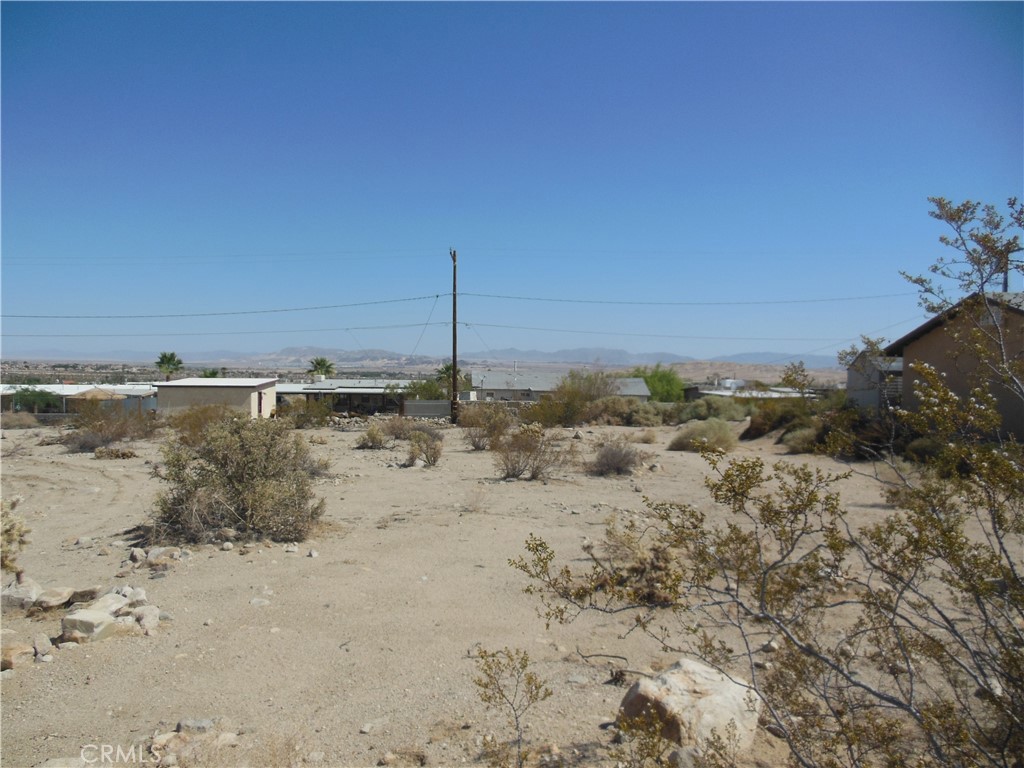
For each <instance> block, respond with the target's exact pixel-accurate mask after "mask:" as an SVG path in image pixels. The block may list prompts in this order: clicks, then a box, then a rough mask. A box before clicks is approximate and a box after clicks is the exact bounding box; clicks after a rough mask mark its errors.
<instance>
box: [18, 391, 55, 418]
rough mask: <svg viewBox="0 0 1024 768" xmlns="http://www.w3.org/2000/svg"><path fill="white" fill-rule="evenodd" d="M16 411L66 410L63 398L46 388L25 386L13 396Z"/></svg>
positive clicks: (44, 411) (46, 411)
mask: <svg viewBox="0 0 1024 768" xmlns="http://www.w3.org/2000/svg"><path fill="white" fill-rule="evenodd" d="M12 400H13V407H14V410H15V411H25V412H31V413H60V412H61V411H62V410H64V402H63V401H62V400H61V398H60V397H59V396H57V395H55V394H53V393H52V392H47V391H46V390H45V389H36V388H35V387H25V388H23V389H19V390H17V391H16V392H15V393H14V395H13V397H12Z"/></svg>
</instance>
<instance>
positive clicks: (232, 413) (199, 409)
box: [167, 405, 245, 447]
mask: <svg viewBox="0 0 1024 768" xmlns="http://www.w3.org/2000/svg"><path fill="white" fill-rule="evenodd" d="M244 416H245V414H243V413H242V412H241V411H239V410H237V409H235V408H231V407H230V406H227V405H193V406H192V407H191V408H187V409H185V410H184V411H178V412H177V413H174V414H172V415H171V416H169V417H168V418H167V425H168V426H169V427H170V428H171V429H173V430H174V431H175V432H176V433H177V436H178V440H179V441H180V442H182V443H184V444H185V445H189V446H192V447H195V446H197V445H199V444H200V443H202V442H203V433H204V432H205V431H206V428H207V427H209V426H210V425H211V424H215V423H217V422H219V421H225V420H228V419H236V418H243V417H244Z"/></svg>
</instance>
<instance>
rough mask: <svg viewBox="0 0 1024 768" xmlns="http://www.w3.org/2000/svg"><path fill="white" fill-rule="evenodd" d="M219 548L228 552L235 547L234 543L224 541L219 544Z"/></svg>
mask: <svg viewBox="0 0 1024 768" xmlns="http://www.w3.org/2000/svg"><path fill="white" fill-rule="evenodd" d="M220 548H221V549H222V550H224V551H225V552H230V551H231V550H232V549H234V548H235V545H234V544H232V543H231V542H230V541H225V542H224V543H223V544H221V545H220Z"/></svg>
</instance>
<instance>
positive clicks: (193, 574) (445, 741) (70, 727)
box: [0, 426, 885, 768]
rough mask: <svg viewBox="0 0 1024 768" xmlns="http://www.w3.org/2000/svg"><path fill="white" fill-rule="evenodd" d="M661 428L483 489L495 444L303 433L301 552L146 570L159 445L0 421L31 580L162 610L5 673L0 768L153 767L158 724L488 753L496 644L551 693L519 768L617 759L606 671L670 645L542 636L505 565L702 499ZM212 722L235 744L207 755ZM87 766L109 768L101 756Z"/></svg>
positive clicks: (449, 432)
mask: <svg viewBox="0 0 1024 768" xmlns="http://www.w3.org/2000/svg"><path fill="white" fill-rule="evenodd" d="M737 428H739V426H738V427H737ZM639 431H640V430H631V429H629V428H616V427H600V428H582V429H581V430H580V432H581V436H582V439H581V440H576V441H573V442H575V444H576V445H577V446H578V447H579V452H580V455H581V458H582V459H584V460H585V459H588V458H590V457H592V456H593V454H594V452H595V451H596V449H597V447H598V446H599V445H600V444H601V442H602V441H605V440H608V439H610V438H612V437H614V436H615V435H618V434H623V433H624V434H636V433H637V432H639ZM674 431H675V428H672V427H663V428H658V429H656V430H654V432H655V435H656V439H655V441H654V442H653V443H652V444H649V445H638V447H639V448H640V449H641V450H643V451H645V453H646V461H645V466H644V467H643V468H642V469H640V470H638V471H636V472H635V473H634V474H632V475H630V476H616V477H595V476H591V475H588V474H586V473H585V471H584V470H583V469H582V468H581V467H580V466H575V467H564V468H561V469H559V470H557V471H556V472H555V474H554V476H553V477H552V478H551V479H549V480H547V481H543V482H541V481H535V482H527V481H503V480H500V479H498V473H497V472H496V470H495V466H494V461H493V456H492V454H490V453H488V452H474V451H472V450H470V448H469V447H468V445H467V444H466V442H465V440H464V439H463V438H462V436H461V431H460V430H459V429H458V428H454V427H451V428H448V429H446V430H445V447H444V454H443V456H442V458H441V461H440V464H439V465H438V466H436V467H424V468H403V467H402V466H400V465H401V464H402V463H403V462H404V460H405V457H406V447H405V445H404V444H401V443H400V444H398V446H397V447H396V448H395V449H393V450H383V451H365V450H356V449H355V448H354V445H355V442H356V440H357V438H358V436H359V434H360V431H358V430H356V429H355V428H353V429H348V430H343V429H338V428H324V429H317V430H307V431H303V432H301V433H300V434H301V435H302V436H303V438H305V439H308V440H310V441H311V449H312V451H313V453H314V455H316V456H324V457H327V458H328V459H329V460H330V461H331V465H332V472H333V476H332V477H329V478H325V479H321V480H319V481H318V486H317V490H318V493H319V495H321V496H322V497H323V498H324V499H326V502H327V510H326V514H325V517H324V524H323V526H322V527H321V529H320V530H319V531H318V532H317V534H316V536H315V537H314V540H312V541H307V542H303V543H300V545H299V547H298V550H297V551H296V552H286V551H285V546H284V544H282V543H278V544H267V543H265V544H260V545H257V546H255V547H242V546H240V545H235V547H234V548H233V549H232V550H231V551H224V550H222V549H221V548H220V547H219V546H217V545H203V546H198V547H193V548H192V549H191V556H188V557H185V558H183V559H182V561H181V562H180V563H178V564H177V565H176V566H175V567H173V568H172V569H171V570H169V571H166V572H164V573H163V574H160V573H154V572H153V571H151V570H148V569H146V568H133V567H132V565H133V564H132V563H131V562H130V560H129V553H130V545H131V540H130V531H131V530H132V529H133V528H135V527H136V526H138V525H139V524H140V523H143V522H144V521H145V520H146V519H147V518H148V516H149V515H150V513H151V510H152V504H153V500H154V498H155V496H156V495H157V493H158V492H159V491H160V490H161V488H162V485H163V483H162V481H161V480H159V479H158V478H156V477H155V476H154V475H153V472H152V469H153V464H154V463H157V462H160V461H161V456H160V439H159V437H158V438H157V439H154V440H151V441H144V442H137V443H135V444H133V445H132V446H131V447H132V449H133V450H134V451H135V452H136V453H137V454H138V456H137V457H136V458H131V459H124V460H98V459H96V458H94V457H93V455H92V454H69V453H67V452H66V449H65V448H64V447H63V446H60V445H49V446H46V445H40V444H39V443H40V441H41V440H42V439H43V438H44V437H47V436H50V435H53V434H54V433H55V432H56V428H55V427H46V428H32V429H24V430H12V429H5V430H3V440H2V441H0V450H2V492H3V497H4V499H12V498H15V497H18V498H20V504H19V506H18V512H19V513H20V514H22V515H23V516H24V518H25V519H26V521H27V524H28V526H29V527H30V528H31V529H32V533H31V537H30V538H31V543H30V544H29V545H28V547H27V548H26V549H25V551H24V552H23V554H22V555H21V557H20V558H19V562H20V564H21V565H22V566H23V567H24V569H25V571H26V573H27V575H28V576H30V577H31V578H33V579H34V580H36V581H38V582H39V583H40V584H41V585H43V586H44V587H52V586H70V587H86V586H89V585H101V586H102V587H103V588H104V589H107V588H109V587H113V586H120V585H130V586H133V587H142V588H144V589H145V591H146V594H147V597H148V600H149V601H150V602H151V603H153V604H156V605H158V606H159V607H160V609H161V610H162V611H164V612H165V613H166V614H169V617H168V620H165V621H162V622H161V623H160V626H159V628H158V629H157V630H156V631H155V632H154V633H153V634H152V635H149V636H146V635H143V634H141V633H140V632H138V631H132V632H128V631H126V632H124V633H123V634H119V635H117V636H114V637H111V638H108V639H105V640H102V641H99V642H96V643H91V644H85V645H81V646H79V647H77V648H75V649H63V650H55V651H54V652H53V661H52V662H50V663H28V664H24V665H21V666H18V667H17V668H16V669H15V670H14V672H13V674H10V675H9V676H7V677H5V679H4V680H3V683H2V688H0V694H2V726H3V730H2V762H3V765H4V766H5V767H7V766H10V767H11V768H21V767H23V766H24V767H25V768H29V767H30V766H37V765H40V764H43V763H45V762H46V761H47V760H49V759H52V758H75V757H78V756H79V755H80V754H81V753H82V749H83V747H87V746H89V745H93V746H94V747H98V746H100V745H117V746H120V747H121V748H122V753H123V754H124V753H127V752H128V750H129V748H130V747H132V746H135V745H137V746H138V750H139V751H137V752H134V753H132V754H134V755H136V756H143V755H144V756H145V759H147V760H150V761H155V760H156V758H155V757H154V756H153V755H152V754H151V753H149V752H145V751H144V749H146V748H147V747H148V745H149V744H150V743H151V740H152V737H153V736H154V735H155V734H161V733H166V732H169V731H172V730H174V728H175V727H176V725H177V724H178V723H179V721H182V720H187V719H193V720H204V719H209V720H212V721H213V730H212V731H211V732H210V733H209V734H203V735H200V736H197V737H196V738H195V739H194V746H193V749H194V750H195V751H194V752H193V753H192V754H191V755H188V754H187V753H186V754H183V755H182V756H181V758H180V760H179V764H181V765H219V766H236V765H237V766H241V765H253V766H287V765H321V766H370V765H377V764H381V763H382V762H383V763H387V764H392V765H433V766H440V765H463V764H470V765H472V764H483V763H484V757H483V754H482V745H484V744H485V743H486V742H487V740H489V739H490V738H495V739H498V740H502V739H508V738H510V736H511V731H510V729H509V727H508V724H507V722H506V717H505V713H502V712H497V711H493V710H488V709H487V708H485V707H484V705H483V704H482V703H481V702H480V700H479V698H478V696H477V690H476V688H475V686H474V684H473V677H474V674H475V672H476V666H475V662H474V658H473V657H474V654H475V652H476V650H477V649H478V648H481V647H482V648H486V649H490V650H498V649H501V648H503V647H506V646H507V647H510V648H519V649H523V650H525V651H527V652H528V653H529V655H530V658H531V660H532V662H533V669H534V670H535V671H536V672H537V673H538V674H539V675H540V676H541V677H542V678H543V679H544V680H545V681H546V682H547V683H548V685H549V686H550V687H551V689H552V690H553V692H554V694H553V695H552V696H551V697H550V698H549V699H547V700H546V701H544V702H542V703H541V704H539V705H538V706H537V707H536V708H535V709H534V710H532V711H530V712H529V713H528V715H527V717H526V737H527V739H528V740H529V744H530V746H531V748H534V749H536V750H538V752H537V753H536V754H535V756H534V761H535V762H536V761H538V760H543V761H545V762H547V763H549V764H559V763H560V764H567V765H613V764H614V763H613V762H610V761H609V759H608V752H607V748H608V744H609V741H610V735H609V734H610V732H609V731H608V730H607V729H602V727H601V726H602V725H603V724H607V723H609V722H611V721H612V720H613V719H614V717H615V713H616V709H617V707H618V704H619V701H620V700H621V698H622V695H623V693H624V692H625V688H624V687H620V686H616V685H614V684H610V683H609V682H608V681H609V679H610V677H611V673H612V672H613V671H614V670H615V669H617V668H621V669H626V670H629V672H628V673H627V675H626V680H627V683H628V682H629V681H631V680H632V679H635V677H636V673H638V672H639V673H643V672H650V671H651V670H658V669H661V668H664V667H666V666H668V665H669V664H671V663H672V662H674V661H676V659H677V658H678V657H677V656H674V655H672V654H667V653H664V652H663V651H662V650H661V649H660V647H659V646H658V644H657V643H656V642H654V641H653V640H652V639H650V638H648V637H645V636H644V635H642V634H641V633H639V632H632V633H629V634H625V633H626V631H627V630H628V629H629V626H630V620H631V617H630V616H629V615H615V616H610V615H597V614H587V615H583V616H581V617H579V618H578V619H576V621H574V622H573V623H571V624H568V625H565V626H560V625H552V626H551V627H548V628H546V627H545V624H544V621H543V619H541V618H539V617H538V609H539V607H540V605H539V602H538V600H537V598H536V597H533V596H530V595H526V594H524V593H523V588H524V587H525V586H526V584H527V579H526V577H525V576H524V575H523V574H521V573H519V572H518V571H515V570H514V569H512V568H511V567H510V566H509V564H508V561H509V559H510V558H516V557H518V556H520V555H522V554H524V552H525V550H524V541H525V539H526V538H527V536H528V535H529V534H531V533H535V534H538V535H541V536H543V537H544V538H545V539H546V540H547V541H548V542H549V543H550V544H551V545H552V546H553V547H554V548H555V550H556V552H557V553H558V556H559V561H560V562H568V563H571V562H573V561H575V562H582V560H581V558H583V553H582V551H581V545H582V544H583V543H584V542H585V541H586V540H588V539H590V540H595V541H596V540H599V539H600V537H601V535H602V531H603V527H604V525H605V523H606V521H607V520H608V519H609V517H611V516H623V515H625V516H628V515H630V514H636V513H638V512H640V511H642V510H643V498H644V497H645V496H646V497H649V498H650V499H652V500H674V501H680V502H692V503H695V504H699V505H702V506H704V507H706V508H708V509H710V508H711V507H712V506H713V505H712V504H711V502H710V500H709V498H708V496H707V493H706V491H705V489H704V485H703V477H704V476H705V473H706V466H705V464H704V463H703V461H702V460H701V458H700V457H699V456H697V455H694V454H689V453H681V452H670V451H667V450H666V446H667V445H668V443H669V441H670V440H671V437H672V435H673V433H674ZM572 433H573V431H571V430H569V431H566V432H565V435H566V438H567V440H568V439H570V436H571V435H572ZM782 452H783V449H782V447H781V446H778V445H776V444H775V443H774V441H773V440H771V439H769V438H764V439H761V440H758V441H754V442H750V443H741V444H740V447H739V448H737V449H736V453H737V454H750V453H754V454H758V455H761V456H764V457H765V458H766V459H767V460H769V461H771V460H774V459H775V458H778V457H780V455H781V454H782ZM793 458H794V459H795V460H797V461H800V462H810V463H813V464H815V465H818V466H822V467H825V468H830V469H835V470H841V469H844V467H842V466H840V465H838V464H836V463H834V462H832V461H831V460H829V459H827V458H822V457H803V456H801V457H793ZM651 465H655V468H654V469H651V468H650V467H651ZM840 487H841V489H842V491H843V497H844V502H845V506H846V508H847V509H848V510H849V514H851V515H857V516H863V517H864V520H865V522H867V521H868V520H869V519H876V518H877V516H878V515H880V514H884V513H885V507H884V505H882V504H881V503H880V502H881V497H880V493H879V489H878V488H877V486H876V485H875V484H873V483H872V482H871V481H870V480H868V479H866V478H864V477H853V478H851V479H849V480H846V481H843V483H842V485H841V486H840ZM76 542H77V543H76ZM311 550H313V551H315V553H316V556H314V557H310V556H309V554H310V551H311ZM9 580H10V576H9V575H5V583H6V582H7V581H9ZM254 598H259V599H257V600H256V603H255V604H254V603H253V602H251V601H253V600H254ZM64 613H66V610H58V611H54V612H49V613H45V614H40V615H35V616H26V615H24V614H22V613H19V612H13V613H8V614H5V615H4V619H3V631H4V634H5V641H7V640H9V639H11V638H19V639H22V640H27V641H28V642H31V639H32V638H33V637H34V636H36V635H38V634H39V633H41V632H44V633H46V634H47V635H48V636H50V637H56V636H57V635H59V634H60V621H61V617H62V615H64ZM220 734H234V735H236V736H237V739H235V738H233V737H230V736H228V737H225V738H223V739H222V740H221V746H219V747H214V746H213V739H214V738H215V737H216V736H217V735H220ZM115 755H116V753H115ZM784 756H785V753H784V752H783V751H782V748H781V745H780V742H778V741H777V740H776V739H774V738H773V737H772V736H770V735H768V734H767V733H765V732H761V733H760V734H759V736H758V741H757V745H756V749H755V751H754V754H753V756H751V757H750V758H749V759H748V765H751V766H774V765H780V764H782V762H783V761H784ZM86 757H87V758H92V760H93V761H94V762H91V763H90V764H92V765H99V764H101V762H100V761H99V758H100V752H99V751H98V749H93V750H92V751H89V752H87V753H86ZM136 761H137V759H136ZM108 764H110V763H108ZM122 764H124V763H122Z"/></svg>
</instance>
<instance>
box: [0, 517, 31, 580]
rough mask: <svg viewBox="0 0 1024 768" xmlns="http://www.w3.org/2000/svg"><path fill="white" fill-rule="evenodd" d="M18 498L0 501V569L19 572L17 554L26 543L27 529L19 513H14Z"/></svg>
mask: <svg viewBox="0 0 1024 768" xmlns="http://www.w3.org/2000/svg"><path fill="white" fill-rule="evenodd" d="M17 506H18V499H13V500H11V501H3V502H0V514H2V515H3V522H2V527H3V539H2V541H0V544H2V547H0V570H4V571H10V572H13V573H20V572H21V569H20V568H18V555H19V554H20V553H21V551H22V550H23V549H24V548H25V545H26V544H28V534H29V533H30V531H29V529H28V528H27V527H26V526H25V520H24V518H23V517H22V516H21V515H16V514H14V510H15V509H16V508H17Z"/></svg>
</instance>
